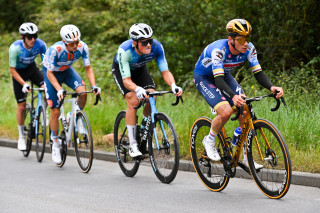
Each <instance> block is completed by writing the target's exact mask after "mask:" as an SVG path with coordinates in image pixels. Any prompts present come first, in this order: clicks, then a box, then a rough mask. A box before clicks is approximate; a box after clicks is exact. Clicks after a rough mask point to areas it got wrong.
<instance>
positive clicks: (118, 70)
mask: <svg viewBox="0 0 320 213" xmlns="http://www.w3.org/2000/svg"><path fill="white" fill-rule="evenodd" d="M152 35H153V31H152V29H151V27H150V26H149V25H147V24H144V23H137V24H134V25H132V26H131V27H130V30H129V36H130V38H131V39H129V40H127V41H125V42H123V43H122V44H121V45H120V47H119V49H118V52H117V54H116V55H115V57H114V61H113V64H112V74H113V78H114V80H115V82H116V84H117V85H118V87H119V89H120V91H121V93H122V95H123V96H124V98H125V99H126V101H127V105H128V107H127V112H126V124H127V128H128V134H129V135H128V136H129V142H130V149H129V154H130V156H131V157H137V156H141V155H142V153H141V152H140V151H139V149H138V144H137V141H136V113H137V110H136V109H134V106H137V105H138V104H139V100H141V99H143V98H148V96H147V95H146V90H148V91H150V92H152V91H155V89H156V86H155V83H154V81H153V79H152V77H151V75H150V73H149V71H148V69H147V66H146V64H147V63H148V62H149V61H151V60H153V59H156V60H157V64H158V67H159V70H160V72H161V74H162V77H163V79H164V81H165V82H166V83H167V84H168V85H169V86H171V89H172V91H173V93H174V94H175V95H176V96H181V95H182V89H181V88H180V87H178V86H177V85H176V84H175V80H174V77H173V75H172V73H171V72H170V71H169V68H168V63H167V60H166V58H165V54H164V49H163V47H162V44H161V43H160V42H159V41H157V40H155V39H153V38H152ZM176 89H177V90H178V92H176ZM149 112H150V105H149V104H146V106H145V108H144V109H143V118H144V119H145V118H146V117H147V116H148V114H149Z"/></svg>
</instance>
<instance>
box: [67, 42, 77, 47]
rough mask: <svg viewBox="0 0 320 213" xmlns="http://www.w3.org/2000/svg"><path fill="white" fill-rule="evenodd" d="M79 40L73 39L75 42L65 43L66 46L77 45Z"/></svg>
mask: <svg viewBox="0 0 320 213" xmlns="http://www.w3.org/2000/svg"><path fill="white" fill-rule="evenodd" d="M79 42H80V41H75V42H72V43H67V42H66V44H67V45H68V47H74V46H78V44H79Z"/></svg>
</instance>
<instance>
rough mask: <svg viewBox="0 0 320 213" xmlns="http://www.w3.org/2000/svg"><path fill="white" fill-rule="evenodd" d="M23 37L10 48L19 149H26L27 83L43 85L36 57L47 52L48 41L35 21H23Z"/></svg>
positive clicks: (21, 32) (20, 29) (28, 86)
mask: <svg viewBox="0 0 320 213" xmlns="http://www.w3.org/2000/svg"><path fill="white" fill-rule="evenodd" d="M19 33H20V35H21V39H20V40H17V41H15V42H14V43H13V44H11V46H10V48H9V65H10V73H11V75H12V82H13V89H14V94H15V97H16V101H17V103H18V109H17V114H16V117H17V123H18V130H19V140H18V149H19V150H22V151H23V150H25V149H26V141H25V139H24V133H23V131H24V113H25V110H26V97H27V93H28V92H30V89H31V88H30V85H29V84H28V83H26V81H27V80H31V82H33V83H34V84H36V85H37V86H39V87H43V83H44V82H43V74H42V72H41V71H40V70H39V68H38V67H37V66H36V63H35V61H34V60H35V58H36V57H37V55H40V56H41V59H43V55H44V54H45V52H46V49H47V47H46V43H45V42H44V41H42V40H41V39H39V38H38V27H37V26H36V25H35V24H33V23H30V22H28V23H23V24H22V25H21V26H20V28H19Z"/></svg>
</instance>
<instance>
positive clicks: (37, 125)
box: [31, 88, 44, 135]
mask: <svg viewBox="0 0 320 213" xmlns="http://www.w3.org/2000/svg"><path fill="white" fill-rule="evenodd" d="M33 90H37V91H39V92H38V95H37V96H33ZM41 91H44V89H42V88H41V89H40V88H39V89H36V88H32V89H31V107H32V109H34V106H33V101H34V100H35V99H36V98H38V105H37V108H36V109H35V110H36V113H35V118H34V120H33V122H35V123H34V124H33V125H34V127H35V134H36V135H37V134H38V133H39V119H37V118H38V117H39V108H40V107H41V106H43V100H42V97H43V94H42V92H41Z"/></svg>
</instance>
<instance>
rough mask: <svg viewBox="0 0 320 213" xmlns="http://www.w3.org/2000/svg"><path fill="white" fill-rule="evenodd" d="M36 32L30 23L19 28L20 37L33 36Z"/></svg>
mask: <svg viewBox="0 0 320 213" xmlns="http://www.w3.org/2000/svg"><path fill="white" fill-rule="evenodd" d="M37 32H38V27H37V25H35V24H34V23H31V22H27V23H23V24H21V26H20V28H19V33H20V34H21V35H27V34H29V35H33V34H36V33H37Z"/></svg>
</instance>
